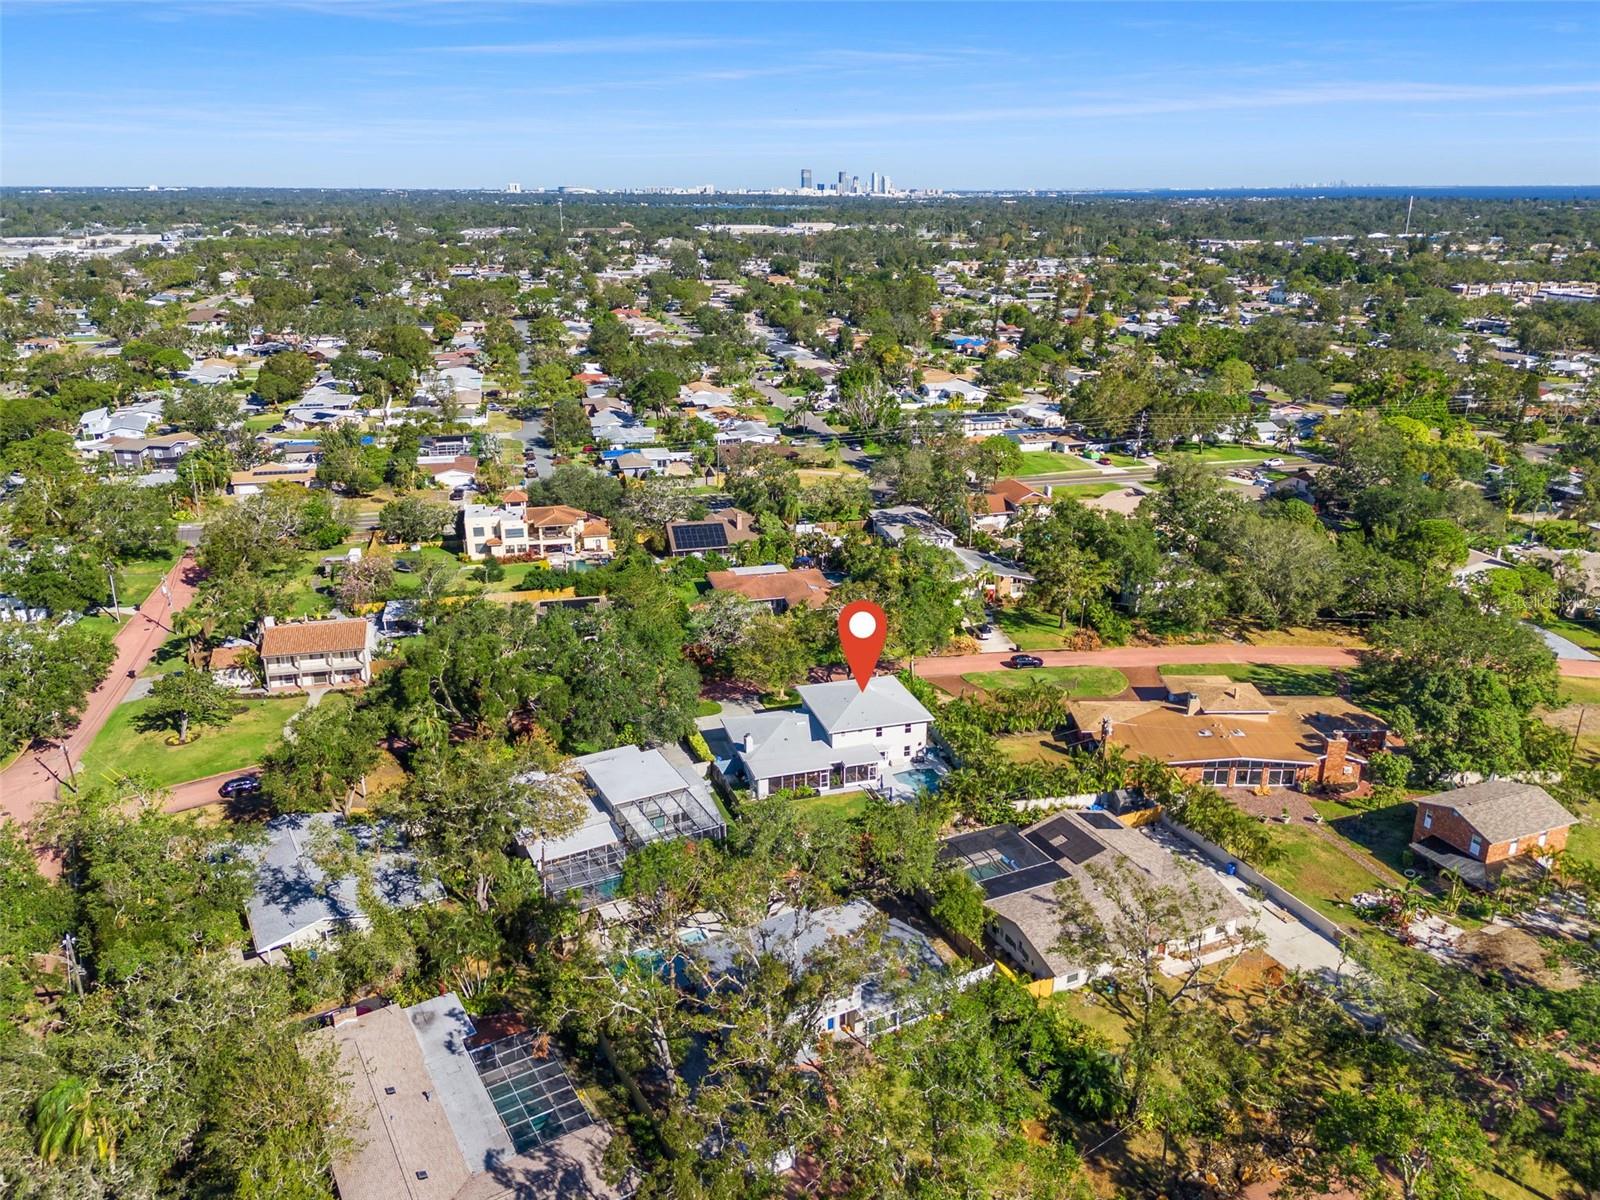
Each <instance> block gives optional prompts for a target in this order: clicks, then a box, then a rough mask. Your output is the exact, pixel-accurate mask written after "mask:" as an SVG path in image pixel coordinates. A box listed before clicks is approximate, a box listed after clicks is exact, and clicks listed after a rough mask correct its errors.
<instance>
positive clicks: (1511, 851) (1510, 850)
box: [1506, 838, 1521, 858]
mask: <svg viewBox="0 0 1600 1200" xmlns="http://www.w3.org/2000/svg"><path fill="white" fill-rule="evenodd" d="M1520 844H1521V843H1519V842H1518V841H1517V839H1516V838H1512V839H1511V845H1509V846H1507V847H1506V857H1507V858H1515V857H1516V856H1517V847H1518V846H1519V845H1520Z"/></svg>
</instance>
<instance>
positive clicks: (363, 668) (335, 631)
mask: <svg viewBox="0 0 1600 1200" xmlns="http://www.w3.org/2000/svg"><path fill="white" fill-rule="evenodd" d="M376 641H377V636H376V634H374V632H373V629H372V623H371V622H370V621H366V620H363V619H362V618H360V617H334V618H331V619H329V620H326V621H295V622H291V623H289V624H286V625H280V624H278V623H277V622H276V621H274V620H273V618H271V617H267V618H265V620H264V622H263V628H262V630H261V670H262V673H263V674H264V675H265V676H266V680H267V690H268V691H269V692H272V691H288V690H291V689H296V688H298V689H300V690H305V689H307V688H313V687H337V686H339V685H341V684H351V683H370V682H372V650H373V646H374V645H375V644H376Z"/></svg>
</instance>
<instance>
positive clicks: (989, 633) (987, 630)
mask: <svg viewBox="0 0 1600 1200" xmlns="http://www.w3.org/2000/svg"><path fill="white" fill-rule="evenodd" d="M972 632H973V633H975V634H977V635H978V636H979V637H981V638H986V637H993V636H994V626H993V625H990V624H989V623H988V622H987V621H985V622H984V623H983V624H982V625H979V626H978V627H977V628H976V629H974V630H973V631H972Z"/></svg>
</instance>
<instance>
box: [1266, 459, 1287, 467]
mask: <svg viewBox="0 0 1600 1200" xmlns="http://www.w3.org/2000/svg"><path fill="white" fill-rule="evenodd" d="M1261 465H1262V466H1263V467H1281V466H1283V459H1281V458H1269V459H1267V461H1266V462H1264V463H1262V464H1261Z"/></svg>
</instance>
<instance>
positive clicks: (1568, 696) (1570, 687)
mask: <svg viewBox="0 0 1600 1200" xmlns="http://www.w3.org/2000/svg"><path fill="white" fill-rule="evenodd" d="M1558 694H1559V696H1560V697H1561V702H1562V703H1563V704H1600V679H1583V678H1579V677H1577V676H1571V677H1568V678H1564V679H1562V680H1561V686H1560V690H1559V692H1558Z"/></svg>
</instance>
